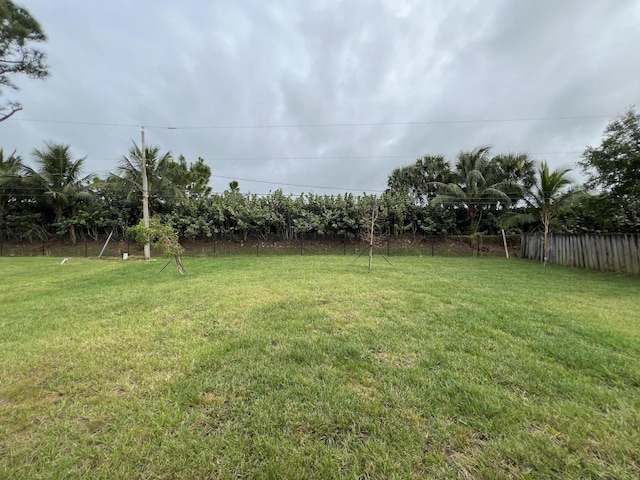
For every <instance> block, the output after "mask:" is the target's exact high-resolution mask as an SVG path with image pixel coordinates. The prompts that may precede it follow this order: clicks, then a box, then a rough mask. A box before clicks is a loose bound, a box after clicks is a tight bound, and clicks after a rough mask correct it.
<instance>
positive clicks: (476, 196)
mask: <svg viewBox="0 0 640 480" xmlns="http://www.w3.org/2000/svg"><path fill="white" fill-rule="evenodd" d="M489 152H490V147H478V148H475V149H473V150H472V151H470V152H460V153H459V154H458V161H457V162H456V167H455V168H456V171H455V174H456V177H457V178H456V179H455V181H454V182H450V183H444V182H432V183H431V185H432V186H434V187H436V188H437V190H438V192H439V194H438V195H437V196H436V197H435V198H434V199H433V200H432V201H431V203H432V204H442V205H446V204H449V205H462V206H463V207H464V208H466V210H467V212H468V214H469V219H470V232H471V233H472V234H475V233H477V232H478V228H479V226H480V222H481V220H482V212H483V210H484V209H485V207H486V206H488V205H496V206H497V205H500V204H502V205H509V204H510V203H511V199H510V198H509V195H508V194H507V193H505V192H506V191H508V186H509V185H508V184H507V183H506V182H505V181H504V179H502V178H500V177H499V176H498V175H497V169H496V168H495V166H494V164H493V163H492V161H491V159H490V158H489Z"/></svg>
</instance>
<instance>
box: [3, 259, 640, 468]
mask: <svg viewBox="0 0 640 480" xmlns="http://www.w3.org/2000/svg"><path fill="white" fill-rule="evenodd" d="M391 261H392V262H393V264H394V266H395V267H396V268H392V267H390V266H389V265H387V264H386V263H384V262H383V261H382V260H381V259H379V258H374V262H375V263H374V268H373V271H372V272H371V273H369V272H368V271H367V268H366V260H362V261H358V262H356V263H355V264H354V265H349V263H350V262H351V259H350V258H345V257H340V256H335V257H269V258H225V259H187V261H186V262H185V263H186V267H187V270H188V272H189V273H188V275H186V276H179V275H177V274H176V273H175V271H174V270H172V269H170V267H167V270H165V271H164V272H163V273H162V274H160V275H157V272H158V271H159V270H160V268H162V266H163V265H164V261H162V260H160V261H157V262H135V261H134V262H122V261H95V260H80V259H70V261H69V262H68V264H65V265H60V261H59V259H58V260H57V259H49V258H44V259H43V258H21V259H0V269H1V271H2V274H3V279H4V280H3V288H2V289H1V290H0V309H1V314H0V344H1V345H2V349H1V350H0V360H1V361H0V365H1V367H0V369H1V370H0V373H1V378H0V381H1V383H0V477H2V478H5V477H6V478H86V477H87V476H91V477H95V478H238V477H240V478H243V477H244V478H358V477H360V478H425V477H426V478H429V477H432V478H591V477H605V478H606V477H609V478H637V477H638V476H640V455H639V454H638V449H637V445H638V444H640V434H639V433H638V432H640V414H639V412H640V388H639V387H640V323H639V322H640V308H638V298H640V297H639V294H640V279H638V278H634V277H627V276H616V275H610V274H603V273H596V272H588V271H584V270H571V269H565V268H558V267H555V268H554V267H552V268H551V269H550V272H549V274H548V275H546V276H545V275H544V274H543V272H542V268H541V266H540V265H538V264H535V263H531V262H525V261H518V260H515V261H513V260H512V261H506V260H501V259H478V258H467V259H463V258H438V257H435V258H432V257H424V258H418V257H414V258H411V257H403V258H392V259H391Z"/></svg>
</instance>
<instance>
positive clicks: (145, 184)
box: [140, 127, 151, 260]
mask: <svg viewBox="0 0 640 480" xmlns="http://www.w3.org/2000/svg"><path fill="white" fill-rule="evenodd" d="M140 134H141V136H142V141H141V148H140V150H141V153H142V172H141V173H142V219H143V220H144V226H145V227H146V228H149V181H148V180H147V153H146V148H145V146H144V127H142V130H141V132H140ZM144 259H145V260H151V245H149V241H148V240H147V243H145V244H144Z"/></svg>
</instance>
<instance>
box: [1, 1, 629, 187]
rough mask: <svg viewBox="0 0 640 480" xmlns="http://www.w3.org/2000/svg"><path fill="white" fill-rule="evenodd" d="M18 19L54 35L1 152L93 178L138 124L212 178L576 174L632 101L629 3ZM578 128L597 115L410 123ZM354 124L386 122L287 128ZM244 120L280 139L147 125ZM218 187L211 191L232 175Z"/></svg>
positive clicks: (163, 5)
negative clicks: (62, 147) (449, 170)
mask: <svg viewBox="0 0 640 480" xmlns="http://www.w3.org/2000/svg"><path fill="white" fill-rule="evenodd" d="M27 7H28V8H29V9H30V11H31V12H32V13H33V15H34V16H35V17H36V18H37V19H38V20H39V21H40V22H41V23H42V25H43V27H44V28H45V31H46V32H47V34H48V36H49V41H48V44H47V46H46V48H47V51H48V53H49V58H50V65H51V71H52V77H51V78H50V79H48V80H46V81H43V82H40V81H34V80H21V81H20V86H21V87H22V89H21V91H20V92H18V95H19V98H20V100H21V101H22V102H23V104H24V106H25V110H24V111H23V112H20V114H19V115H16V117H15V118H12V119H11V120H9V121H7V122H4V123H2V124H0V146H2V147H4V148H5V150H13V149H17V150H18V153H20V154H21V155H23V157H25V158H26V159H27V160H29V154H30V152H31V151H32V150H33V148H39V147H41V146H42V142H43V141H44V140H54V141H57V142H63V143H68V144H70V145H71V146H72V147H73V150H74V152H75V153H76V154H77V155H78V156H81V155H87V156H88V158H87V163H86V166H87V171H92V172H98V173H100V174H106V172H108V171H111V170H113V169H114V168H115V167H116V165H117V162H118V159H119V158H120V157H121V156H122V155H123V154H125V153H126V152H127V150H128V149H129V147H130V146H131V142H132V141H136V142H139V138H140V129H139V126H140V125H145V126H146V133H147V139H148V141H149V142H150V143H153V144H155V145H158V146H160V147H161V148H162V149H164V150H171V151H172V152H173V153H174V155H175V156H177V155H179V154H183V155H185V156H186V158H187V159H188V160H190V161H195V160H196V159H197V157H198V156H202V157H203V158H204V159H205V160H206V161H207V163H208V164H209V165H211V167H212V169H213V174H214V175H218V176H224V177H227V176H228V177H235V178H245V179H255V180H263V181H271V182H276V183H278V182H280V183H282V184H300V185H320V186H333V187H341V188H345V189H346V188H352V189H356V191H357V190H358V189H370V190H382V189H384V187H385V184H386V178H387V176H388V174H389V173H390V171H391V170H392V169H393V168H395V167H397V166H400V165H404V164H408V163H411V162H412V161H413V160H414V159H415V158H417V157H419V156H422V155H424V154H429V153H443V154H448V155H452V156H453V155H455V153H456V152H458V151H459V150H462V149H471V148H473V147H475V146H478V145H485V144H490V145H493V146H494V151H496V152H501V151H527V152H531V153H533V154H535V155H534V156H535V157H536V158H541V159H542V158H544V159H547V160H548V161H549V162H550V163H551V164H552V165H564V166H572V165H573V164H574V163H575V161H576V160H577V159H578V157H579V153H575V152H580V151H582V150H583V149H584V148H585V147H586V146H587V145H590V144H592V145H593V144H596V143H597V142H598V141H599V140H600V138H601V134H602V131H603V129H604V127H605V126H606V124H607V122H608V120H609V119H608V118H606V116H609V115H614V114H616V113H619V112H622V111H623V110H624V109H625V108H626V107H627V106H629V105H632V104H637V103H638V100H639V96H640V93H639V91H638V89H637V78H638V77H639V76H640V64H639V62H637V60H635V57H636V56H637V54H636V53H635V50H636V45H638V44H640V31H638V29H637V25H638V22H639V20H640V9H639V7H638V4H637V2H635V1H632V0H621V1H618V2H615V3H611V2H597V1H596V2H586V3H585V2H582V1H578V0H570V1H569V0H568V1H563V2H556V1H551V0H545V1H539V2H513V1H507V0H502V1H498V0H496V1H482V2H481V1H475V2H471V1H466V0H464V1H463V0H458V1H447V2H444V1H442V2H422V1H411V0H404V1H399V0H378V1H373V0H349V1H347V0H343V1H339V0H335V1H329V0H327V1H310V2H297V1H294V0H280V1H276V2H260V1H257V0H253V1H246V2H205V1H193V2H182V3H178V2H175V1H166V0H160V1H156V2H149V1H140V2H130V1H125V0H117V1H112V2H102V3H100V2H98V3H95V2H77V1H72V0H61V1H57V2H50V1H47V0H32V1H30V2H29V5H27ZM588 116H600V117H599V118H571V119H568V120H537V121H536V120H530V121H506V122H473V123H435V124H420V125H410V124H409V123H411V122H424V121H441V120H443V121H446V120H462V121H468V120H492V119H494V120H496V119H497V120H504V119H523V118H541V117H588ZM602 116H605V117H602ZM28 120H55V121H61V122H63V123H49V122H35V121H28ZM64 122H78V123H77V124H76V123H64ZM356 123H357V124H372V123H374V124H375V123H388V124H389V125H360V126H355V125H351V126H321V127H298V128H294V127H291V125H318V124H321V125H335V124H356ZM391 123H404V125H390V124H391ZM95 124H108V125H122V126H107V125H95ZM252 125H253V126H256V125H259V126H269V125H271V126H274V125H288V127H283V128H184V129H180V128H179V129H177V130H169V129H167V128H153V127H169V126H175V127H225V126H227V127H231V126H242V127H247V126H252ZM562 152H570V153H562ZM337 157H339V158H337ZM356 157H357V158H356ZM383 157H384V158H383ZM389 157H391V158H389ZM212 183H213V186H214V189H215V190H216V191H220V190H223V189H224V188H226V187H227V185H228V183H229V179H226V178H217V177H216V178H214V179H213V182H212ZM240 184H241V189H242V190H243V191H252V192H257V193H263V192H266V191H268V190H273V189H275V188H278V185H277V184H268V183H251V182H248V181H241V182H240ZM282 188H283V190H284V191H285V192H300V191H308V190H310V189H309V188H306V187H295V186H286V185H285V186H283V187H282ZM316 191H317V192H319V193H336V192H337V191H336V190H322V189H316Z"/></svg>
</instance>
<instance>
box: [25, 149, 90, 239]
mask: <svg viewBox="0 0 640 480" xmlns="http://www.w3.org/2000/svg"><path fill="white" fill-rule="evenodd" d="M33 156H34V157H35V159H36V162H37V163H38V165H39V168H38V169H37V170H35V169H33V168H31V167H25V168H24V171H25V180H26V182H27V184H28V185H30V186H31V187H32V188H33V189H34V191H35V193H36V195H39V196H42V198H43V199H44V202H45V204H47V205H49V206H50V207H51V208H52V209H53V213H54V223H56V222H60V221H61V220H62V219H63V218H64V217H65V216H67V217H70V216H72V215H73V214H74V212H75V210H76V209H77V206H78V200H81V199H82V198H84V197H87V196H89V195H90V194H89V192H87V190H86V189H85V185H86V183H87V182H88V181H89V179H90V178H91V175H87V176H85V177H82V176H81V172H82V165H83V163H84V161H85V159H86V157H83V158H80V159H77V160H73V156H72V154H71V147H70V146H69V145H62V144H57V143H53V142H45V148H44V149H42V150H38V149H37V148H36V149H35V150H34V151H33ZM69 236H70V238H71V241H72V242H73V243H75V241H76V232H75V226H74V224H73V223H71V224H70V225H69Z"/></svg>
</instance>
